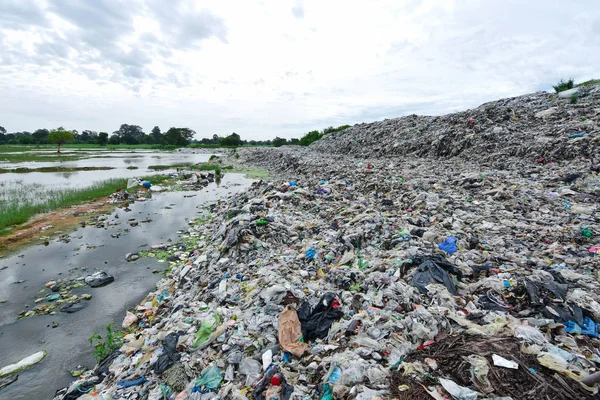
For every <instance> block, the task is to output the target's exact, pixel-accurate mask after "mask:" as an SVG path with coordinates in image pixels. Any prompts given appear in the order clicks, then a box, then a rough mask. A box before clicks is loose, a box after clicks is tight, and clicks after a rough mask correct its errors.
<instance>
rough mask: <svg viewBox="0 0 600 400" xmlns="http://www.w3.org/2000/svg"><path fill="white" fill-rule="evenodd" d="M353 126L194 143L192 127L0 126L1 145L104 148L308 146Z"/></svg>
mask: <svg viewBox="0 0 600 400" xmlns="http://www.w3.org/2000/svg"><path fill="white" fill-rule="evenodd" d="M349 127H350V125H342V126H339V127H337V128H334V127H332V126H330V127H329V128H325V129H323V130H322V131H311V132H308V133H307V134H305V135H304V136H303V137H301V138H300V139H297V138H293V139H285V138H280V137H276V138H275V139H273V140H242V138H241V137H240V135H238V134H237V133H235V132H233V133H232V134H230V135H227V136H219V135H216V134H215V135H213V136H212V138H203V139H200V140H194V135H195V134H196V132H194V131H193V130H192V129H190V128H175V127H172V128H169V129H168V130H167V131H166V132H162V131H161V129H160V128H159V127H158V126H155V127H154V128H152V130H151V131H150V133H145V132H144V130H143V129H142V127H140V126H139V125H129V124H122V125H121V126H120V127H119V129H118V130H116V131H114V132H112V134H111V135H109V134H108V133H107V132H96V131H91V130H84V131H82V132H81V133H80V132H79V131H77V130H66V129H64V128H63V127H60V128H57V129H51V130H48V129H37V130H36V131H34V132H26V131H24V132H12V133H7V131H6V129H5V128H4V127H2V126H0V145H2V144H16V145H31V144H34V145H40V144H50V143H53V144H58V145H59V148H60V145H61V144H65V143H74V144H97V145H100V146H104V145H107V144H128V145H136V144H149V145H153V144H156V145H165V146H166V145H174V146H187V145H189V144H199V145H214V146H226V147H237V146H274V147H279V146H283V145H300V146H308V145H309V144H311V143H313V142H314V141H316V140H319V139H320V138H322V137H323V136H324V135H326V134H328V133H332V132H339V131H342V130H344V129H347V128H349Z"/></svg>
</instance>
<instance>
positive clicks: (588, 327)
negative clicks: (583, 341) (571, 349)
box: [565, 317, 600, 338]
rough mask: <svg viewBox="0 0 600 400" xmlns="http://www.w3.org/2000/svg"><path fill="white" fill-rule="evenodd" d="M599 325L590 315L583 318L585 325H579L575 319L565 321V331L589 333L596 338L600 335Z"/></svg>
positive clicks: (577, 333)
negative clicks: (599, 332) (599, 331)
mask: <svg viewBox="0 0 600 400" xmlns="http://www.w3.org/2000/svg"><path fill="white" fill-rule="evenodd" d="M598 327H599V326H598V324H597V323H595V322H594V321H592V319H591V318H589V317H584V318H583V326H580V325H578V324H577V323H576V322H575V321H567V322H565V332H568V333H572V334H575V335H587V336H591V337H595V338H597V337H600V335H599V334H598Z"/></svg>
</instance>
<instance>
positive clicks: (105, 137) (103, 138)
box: [98, 132, 108, 146]
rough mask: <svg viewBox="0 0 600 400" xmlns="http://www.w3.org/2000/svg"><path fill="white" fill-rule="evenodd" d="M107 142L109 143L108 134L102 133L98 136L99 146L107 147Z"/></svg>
mask: <svg viewBox="0 0 600 400" xmlns="http://www.w3.org/2000/svg"><path fill="white" fill-rule="evenodd" d="M107 142H108V133H106V132H100V133H99V134H98V144H99V145H100V146H106V143H107Z"/></svg>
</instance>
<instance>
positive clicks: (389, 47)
mask: <svg viewBox="0 0 600 400" xmlns="http://www.w3.org/2000/svg"><path fill="white" fill-rule="evenodd" d="M561 77H564V78H567V77H574V78H576V80H585V79H590V78H600V6H599V4H598V0H589V1H583V0H562V1H559V0H526V1H524V0H514V1H512V0H502V1H493V0H489V1H484V0H472V1H469V0H465V1H451V0H443V1H440V0H432V1H416V0H415V1H401V0H391V1H376V0H370V1H360V2H359V1H351V0H341V1H334V0H315V1H313V0H292V1H285V0H272V1H269V0H264V1H251V0H241V1H223V0H217V1H192V0H180V1H178V0H123V1H119V0H0V126H4V127H5V128H6V129H7V130H8V131H9V132H13V131H22V130H28V131H34V130H35V129H37V128H53V127H57V126H59V125H63V126H65V127H66V128H70V129H77V130H79V131H81V130H84V129H90V130H95V131H107V132H113V131H115V130H116V129H118V127H119V125H120V124H122V123H128V124H136V125H141V126H142V127H143V128H144V130H146V132H148V131H150V129H152V127H153V126H154V125H159V126H160V127H161V128H163V130H165V129H167V128H168V127H170V126H177V127H190V128H192V129H194V130H195V131H196V132H197V137H198V138H201V137H208V136H212V135H213V134H215V133H216V134H218V135H226V134H229V133H231V132H234V131H235V132H237V133H238V134H240V135H241V136H242V138H243V139H248V140H250V139H271V138H274V137H275V136H280V137H287V138H290V137H299V136H302V134H303V133H305V132H306V131H309V130H312V129H322V128H325V127H327V126H330V125H333V126H337V125H342V124H354V123H358V122H370V121H374V120H379V119H383V118H393V117H399V116H403V115H407V114H412V113H417V114H430V115H433V114H444V113H447V112H450V111H458V110H463V109H466V108H471V107H475V106H477V105H479V104H481V103H483V102H486V101H490V100H495V99H498V98H501V97H507V96H515V95H519V94H524V93H528V92H532V91H536V90H548V89H551V86H550V85H551V84H553V83H555V82H556V81H557V80H559V79H560V78H561Z"/></svg>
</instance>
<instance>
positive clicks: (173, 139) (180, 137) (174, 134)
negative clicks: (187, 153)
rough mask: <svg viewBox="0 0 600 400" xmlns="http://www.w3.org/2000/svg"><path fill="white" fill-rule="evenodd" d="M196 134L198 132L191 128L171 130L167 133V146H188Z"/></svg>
mask: <svg viewBox="0 0 600 400" xmlns="http://www.w3.org/2000/svg"><path fill="white" fill-rule="evenodd" d="M195 134H196V132H194V131H193V130H191V129H190V128H169V130H168V131H167V132H166V133H165V139H166V142H167V144H173V145H176V146H187V145H188V144H189V143H190V141H191V140H192V138H193V137H194V135H195Z"/></svg>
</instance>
